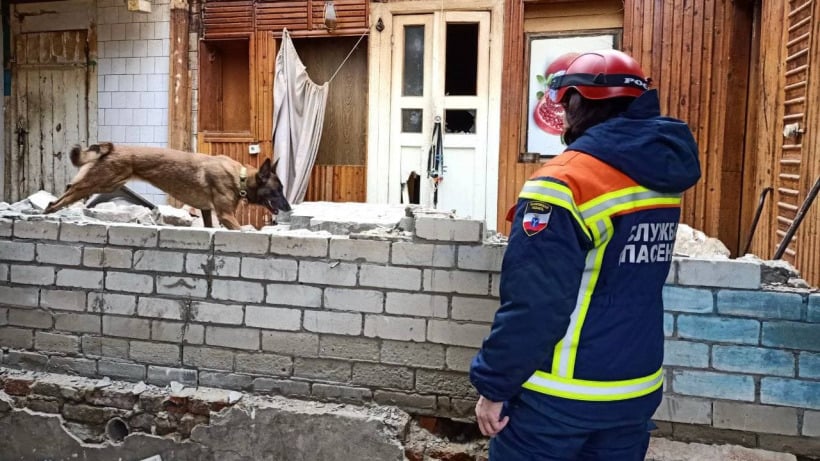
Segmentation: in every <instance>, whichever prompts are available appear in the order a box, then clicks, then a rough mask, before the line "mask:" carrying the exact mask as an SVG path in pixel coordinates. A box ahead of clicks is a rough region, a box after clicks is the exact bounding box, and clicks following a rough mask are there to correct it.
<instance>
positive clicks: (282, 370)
mask: <svg viewBox="0 0 820 461" xmlns="http://www.w3.org/2000/svg"><path fill="white" fill-rule="evenodd" d="M292 369H293V360H292V359H291V358H290V357H284V356H281V355H273V354H236V371H238V372H244V373H255V374H261V375H268V376H289V375H290V373H291V370H292Z"/></svg>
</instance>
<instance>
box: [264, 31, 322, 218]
mask: <svg viewBox="0 0 820 461" xmlns="http://www.w3.org/2000/svg"><path fill="white" fill-rule="evenodd" d="M327 93H328V84H327V83H324V84H322V85H317V84H316V83H314V82H313V81H312V80H311V79H310V77H309V76H308V74H307V72H306V71H305V65H304V64H302V61H301V60H300V59H299V56H298V55H297V54H296V48H294V47H293V42H292V41H291V40H290V33H288V31H287V29H285V30H284V31H283V32H282V46H281V47H280V49H279V55H278V56H276V77H275V79H274V84H273V152H274V156H275V158H277V159H279V164H278V165H277V168H276V174H277V175H278V176H279V178H280V180H281V181H282V184H283V185H284V189H285V197H286V198H287V199H288V202H290V203H291V204H296V203H301V202H302V200H304V198H305V192H306V191H307V186H308V182H309V180H310V171H311V169H313V163H314V162H315V161H316V154H317V153H318V151H319V141H320V140H321V138H322V124H323V123H324V120H325V105H326V104H327Z"/></svg>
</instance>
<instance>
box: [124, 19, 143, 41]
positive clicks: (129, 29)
mask: <svg viewBox="0 0 820 461" xmlns="http://www.w3.org/2000/svg"><path fill="white" fill-rule="evenodd" d="M138 38H140V25H139V23H138V22H132V23H130V24H126V25H125V39H126V40H136V39H138Z"/></svg>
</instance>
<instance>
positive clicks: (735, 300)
mask: <svg viewBox="0 0 820 461" xmlns="http://www.w3.org/2000/svg"><path fill="white" fill-rule="evenodd" d="M717 310H718V312H719V313H721V314H726V315H738V316H743V317H757V318H763V319H783V320H800V318H801V315H802V313H803V297H802V296H801V295H799V294H797V293H779V292H773V291H740V290H720V291H718V293H717Z"/></svg>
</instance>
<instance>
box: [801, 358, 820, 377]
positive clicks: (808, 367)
mask: <svg viewBox="0 0 820 461" xmlns="http://www.w3.org/2000/svg"><path fill="white" fill-rule="evenodd" d="M800 377H801V378H814V379H820V354H812V353H811V352H801V353H800Z"/></svg>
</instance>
